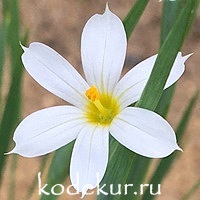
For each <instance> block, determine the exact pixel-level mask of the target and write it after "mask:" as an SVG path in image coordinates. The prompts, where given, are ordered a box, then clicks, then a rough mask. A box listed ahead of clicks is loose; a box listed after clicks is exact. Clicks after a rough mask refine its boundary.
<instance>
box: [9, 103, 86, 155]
mask: <svg viewBox="0 0 200 200" xmlns="http://www.w3.org/2000/svg"><path fill="white" fill-rule="evenodd" d="M82 116H83V113H82V111H81V110H79V109H78V108H76V107H73V106H56V107H51V108H46V109H43V110H40V111H37V112H34V113H32V114H31V115H29V116H28V117H26V118H25V119H24V120H23V121H22V122H21V123H20V124H19V126H18V127H17V129H16V131H15V133H14V137H13V139H14V141H15V143H16V146H15V148H14V149H13V150H12V151H11V152H10V153H17V154H20V155H22V156H25V157H36V156H40V155H44V154H47V153H49V152H52V151H54V150H56V149H58V148H60V147H62V146H64V145H66V144H67V143H69V142H71V141H73V140H74V139H75V138H76V137H77V135H78V133H79V130H80V129H81V128H82V127H83V126H85V121H84V118H83V117H82Z"/></svg>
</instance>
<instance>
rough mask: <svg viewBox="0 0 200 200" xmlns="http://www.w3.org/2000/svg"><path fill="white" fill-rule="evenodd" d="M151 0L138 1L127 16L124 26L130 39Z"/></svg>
mask: <svg viewBox="0 0 200 200" xmlns="http://www.w3.org/2000/svg"><path fill="white" fill-rule="evenodd" d="M148 2H149V0H137V1H136V2H135V4H134V6H133V7H132V8H131V10H130V11H129V13H128V14H127V16H126V17H125V19H124V21H123V24H124V28H125V30H126V36H127V38H129V37H130V36H131V33H132V32H133V30H134V28H135V26H136V24H137V23H138V21H139V19H140V17H141V15H142V13H143V11H144V9H145V8H146V5H147V4H148Z"/></svg>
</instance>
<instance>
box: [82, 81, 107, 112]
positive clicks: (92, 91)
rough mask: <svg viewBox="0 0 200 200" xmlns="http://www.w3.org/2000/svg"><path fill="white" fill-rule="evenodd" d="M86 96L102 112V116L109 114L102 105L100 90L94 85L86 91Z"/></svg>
mask: <svg viewBox="0 0 200 200" xmlns="http://www.w3.org/2000/svg"><path fill="white" fill-rule="evenodd" d="M85 95H86V96H87V98H88V99H89V100H90V101H92V102H93V103H94V105H95V106H96V108H97V109H98V110H99V112H101V113H102V114H106V113H107V109H106V108H105V107H104V106H103V105H102V104H101V102H100V100H99V92H98V89H97V88H96V87H95V86H94V85H92V86H91V87H90V88H89V89H88V90H86V92H85Z"/></svg>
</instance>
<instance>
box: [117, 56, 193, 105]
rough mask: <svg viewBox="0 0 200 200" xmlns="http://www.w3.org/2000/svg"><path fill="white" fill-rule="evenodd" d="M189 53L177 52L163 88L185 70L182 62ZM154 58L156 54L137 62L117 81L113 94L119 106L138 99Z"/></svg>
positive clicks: (173, 81)
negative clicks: (185, 54)
mask: <svg viewBox="0 0 200 200" xmlns="http://www.w3.org/2000/svg"><path fill="white" fill-rule="evenodd" d="M190 55H191V54H190ZM190 55H187V56H184V57H182V55H181V53H180V52H179V53H178V55H177V57H176V60H175V62H174V64H173V67H172V70H171V72H170V75H169V77H168V79H167V82H166V85H165V89H166V88H168V87H169V86H171V85H172V84H173V83H175V82H176V81H177V80H178V79H179V78H180V77H181V75H182V74H183V72H184V70H185V65H184V62H185V61H186V60H187V59H188V57H189V56H190ZM156 58H157V55H154V56H151V57H149V58H147V59H146V60H144V61H142V62H141V63H139V64H137V65H136V66H135V67H134V68H133V69H131V70H130V71H129V72H128V73H126V74H125V75H124V77H123V78H122V79H121V80H120V81H119V82H118V83H117V85H116V88H115V90H114V93H113V95H114V96H115V97H116V98H117V99H118V101H119V104H120V105H121V108H125V107H127V106H129V105H130V104H132V103H134V102H136V101H138V100H139V98H140V96H141V94H142V91H143V89H144V87H145V85H146V83H147V81H148V79H149V76H150V74H151V71H152V69H153V65H154V63H155V61H156ZM158 78H159V77H158Z"/></svg>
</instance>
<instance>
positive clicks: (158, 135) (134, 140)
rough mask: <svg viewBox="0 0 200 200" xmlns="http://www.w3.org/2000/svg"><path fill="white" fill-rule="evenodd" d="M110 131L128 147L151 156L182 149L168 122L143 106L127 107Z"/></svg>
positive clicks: (158, 156)
mask: <svg viewBox="0 0 200 200" xmlns="http://www.w3.org/2000/svg"><path fill="white" fill-rule="evenodd" d="M110 133H111V134H112V136H113V137H114V138H115V139H116V140H118V141H119V142H120V143H121V144H122V145H124V146H125V147H127V148H128V149H130V150H132V151H134V152H136V153H138V154H140V155H143V156H146V157H150V158H162V157H165V156H168V155H169V154H171V153H172V152H173V151H174V150H176V149H177V150H181V149H180V147H179V146H178V145H177V143H176V136H175V133H174V131H173V129H172V128H171V126H170V125H169V124H168V122H167V121H166V120H165V119H163V118H162V117H161V116H159V115H158V114H156V113H154V112H152V111H149V110H145V109H142V108H135V107H134V108H133V107H128V108H125V109H124V110H123V111H122V112H121V113H120V114H119V115H118V116H117V117H116V118H115V119H114V120H113V122H112V124H111V127H110Z"/></svg>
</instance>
